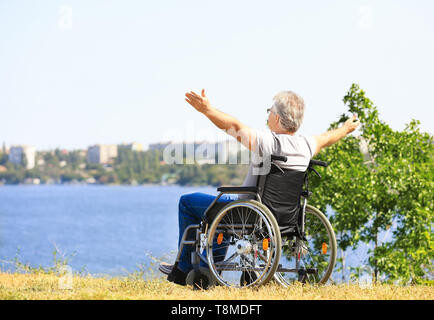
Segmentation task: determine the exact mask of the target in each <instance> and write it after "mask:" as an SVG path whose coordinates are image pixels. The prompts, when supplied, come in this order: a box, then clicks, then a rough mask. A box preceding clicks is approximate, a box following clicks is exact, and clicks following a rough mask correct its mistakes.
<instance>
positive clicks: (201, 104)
mask: <svg viewBox="0 0 434 320" xmlns="http://www.w3.org/2000/svg"><path fill="white" fill-rule="evenodd" d="M185 96H186V97H187V98H185V101H187V102H188V103H189V104H191V105H192V106H193V107H194V108H195V109H196V110H197V111H199V112H201V113H203V114H204V115H205V116H206V117H207V118H208V119H209V120H211V122H212V123H214V125H215V126H216V127H217V128H219V129H222V130H224V131H225V132H226V133H227V134H229V135H230V136H232V137H234V138H235V139H237V141H239V142H240V143H241V144H242V145H244V146H245V147H246V148H248V149H249V150H252V151H255V148H256V133H255V131H254V130H252V129H251V128H250V127H248V126H246V125H244V124H242V123H241V122H240V121H238V120H237V119H235V118H234V117H232V116H230V115H228V114H226V113H223V112H221V111H219V110H217V109H216V108H214V107H213V106H212V105H211V103H210V102H209V100H208V98H207V97H206V95H205V89H202V92H201V95H198V94H197V93H195V92H193V91H190V92H188V93H186V94H185Z"/></svg>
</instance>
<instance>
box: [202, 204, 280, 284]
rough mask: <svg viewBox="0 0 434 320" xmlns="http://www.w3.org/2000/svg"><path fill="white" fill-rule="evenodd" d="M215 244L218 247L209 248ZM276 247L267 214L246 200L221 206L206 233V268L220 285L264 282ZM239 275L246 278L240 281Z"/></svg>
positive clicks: (274, 255)
mask: <svg viewBox="0 0 434 320" xmlns="http://www.w3.org/2000/svg"><path fill="white" fill-rule="evenodd" d="M222 235H223V236H222ZM219 237H220V239H219ZM219 242H220V244H219ZM216 245H218V246H219V247H218V248H219V249H217V250H212V248H213V247H214V248H216ZM279 250H280V248H279ZM277 251H278V249H277V246H276V237H275V234H274V230H273V227H272V225H271V224H270V222H269V221H268V219H267V215H266V214H265V213H264V212H263V211H262V210H261V209H259V208H258V207H256V206H254V205H252V204H249V203H237V204H233V205H229V206H227V207H225V209H224V210H222V211H221V212H220V213H219V214H218V215H217V216H216V218H215V220H214V222H213V223H212V225H211V227H210V230H209V233H208V243H207V257H208V263H209V266H210V270H211V272H212V274H213V275H214V276H215V278H216V280H217V282H219V283H220V284H221V285H224V286H228V287H238V288H239V287H249V286H255V285H260V284H263V283H265V282H266V281H268V280H269V279H270V276H269V275H270V271H271V270H272V268H271V266H272V265H273V263H275V257H276V252H277ZM242 279H249V280H248V281H246V282H244V283H243V282H242Z"/></svg>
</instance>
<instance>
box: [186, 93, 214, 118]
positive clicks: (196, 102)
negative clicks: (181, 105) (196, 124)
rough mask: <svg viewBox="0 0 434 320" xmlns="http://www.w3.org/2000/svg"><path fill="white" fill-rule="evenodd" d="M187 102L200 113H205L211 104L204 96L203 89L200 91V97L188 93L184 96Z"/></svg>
mask: <svg viewBox="0 0 434 320" xmlns="http://www.w3.org/2000/svg"><path fill="white" fill-rule="evenodd" d="M185 96H186V97H187V98H185V101H187V102H188V103H189V104H191V105H192V106H193V107H194V108H195V109H196V110H197V111H199V112H201V113H205V112H207V111H208V110H209V109H210V108H211V103H210V102H209V100H208V98H207V97H206V95H205V89H202V92H201V95H198V94H197V93H196V92H193V91H190V92H187V93H186V94H185Z"/></svg>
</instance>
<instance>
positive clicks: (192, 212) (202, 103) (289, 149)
mask: <svg viewBox="0 0 434 320" xmlns="http://www.w3.org/2000/svg"><path fill="white" fill-rule="evenodd" d="M185 96H186V98H185V100H186V101H187V102H188V103H189V104H190V105H191V106H193V107H194V108H195V109H196V110H197V111H199V112H200V113H202V114H204V115H205V116H206V117H207V118H208V119H209V120H210V121H211V122H212V123H213V124H214V125H215V126H217V127H218V128H220V129H222V130H224V131H225V132H226V133H227V134H229V135H231V136H232V137H234V138H235V139H237V140H238V141H239V142H240V143H241V144H243V145H244V146H245V147H247V148H248V149H249V150H251V151H252V154H253V155H257V156H258V158H259V159H262V160H263V159H265V158H264V157H267V156H268V157H269V156H270V155H278V156H283V158H281V159H280V160H283V159H285V160H286V161H279V165H278V166H271V165H270V161H262V162H261V163H260V166H262V168H261V169H260V170H258V166H257V164H258V163H256V166H255V163H252V164H251V165H250V167H249V171H248V174H247V176H246V178H245V180H244V183H243V187H244V189H242V190H240V188H238V189H235V187H233V188H234V189H233V190H232V189H231V188H219V191H220V192H221V194H220V195H219V196H218V197H217V198H216V197H215V196H212V195H208V194H203V193H192V194H186V195H183V196H182V197H181V198H180V200H179V215H178V218H179V241H178V246H179V247H182V249H181V251H180V252H178V257H177V262H175V264H174V265H169V264H166V263H162V264H160V267H159V269H160V271H161V272H163V273H165V274H167V275H168V278H167V279H168V281H171V282H174V283H177V284H180V285H185V284H186V278H187V275H188V274H189V272H190V271H191V270H192V269H193V268H198V266H197V265H196V266H194V265H193V264H192V261H191V260H192V259H191V256H192V252H194V250H195V247H194V245H183V244H188V241H186V240H187V239H186V238H183V236H185V235H187V234H190V233H194V229H192V230H189V228H190V227H191V226H197V225H199V224H201V222H202V221H203V219H204V215H205V214H206V212H207V209H209V207H212V208H217V209H221V208H222V207H223V206H225V205H226V204H228V203H231V202H233V201H235V200H238V199H252V198H255V191H253V189H252V190H250V189H249V188H246V187H257V186H258V179H260V178H259V177H261V176H265V175H266V174H268V173H269V172H270V170H276V169H275V168H276V167H277V168H278V169H279V170H281V171H282V172H283V171H284V170H285V171H286V170H288V171H289V172H295V173H297V172H299V173H304V172H305V171H306V170H307V169H308V166H309V163H310V160H311V158H312V157H313V156H315V155H316V154H317V153H319V152H320V150H321V149H322V148H324V147H327V146H330V145H332V144H333V143H336V142H337V141H339V140H340V139H342V138H343V137H345V136H346V135H347V134H349V133H351V132H352V131H354V130H355V129H356V128H357V126H358V125H359V121H358V120H357V117H356V116H355V115H353V117H352V118H350V119H349V120H348V121H346V122H345V123H344V125H343V126H341V127H340V128H338V129H335V130H331V131H328V132H326V133H323V134H321V135H316V136H301V135H295V133H296V132H297V130H298V129H299V128H300V126H301V123H302V121H303V115H304V108H305V105H304V101H303V99H302V98H301V97H300V96H299V95H297V94H296V93H294V92H292V91H283V92H280V93H278V94H277V95H276V96H275V97H274V98H273V100H274V103H273V105H272V107H271V108H269V109H267V112H268V120H267V125H268V127H269V129H270V130H266V131H260V130H254V129H252V128H250V127H248V126H246V125H244V124H243V123H241V122H240V121H239V120H237V119H236V118H234V117H232V116H230V115H228V114H225V113H223V112H221V111H219V110H217V109H216V108H214V107H213V106H212V105H211V103H210V101H209V100H208V98H207V96H206V95H205V90H202V92H201V94H197V93H195V92H193V91H191V92H188V93H186V95H185ZM277 158H278V157H277ZM268 160H269V159H268ZM264 163H267V164H268V165H267V166H263V164H264ZM291 174H292V173H291ZM302 176H303V175H298V177H302ZM294 178H295V176H294ZM296 179H297V178H296ZM298 180H300V179H298ZM300 183H301V184H302V183H303V181H299V183H298V184H300ZM279 184H280V181H279V180H276V181H274V182H273V185H274V190H272V192H279V188H283V187H284V184H280V185H279ZM297 188H298V189H300V190H301V188H299V187H297ZM272 189H273V188H272ZM298 189H297V190H298ZM297 190H296V193H297V192H298V191H297ZM222 191H223V192H222ZM237 191H240V192H237ZM241 191H242V192H241ZM244 191H245V192H244ZM250 191H252V192H250ZM222 193H224V194H222ZM269 194H270V192H269ZM257 196H258V197H259V195H257ZM297 197H298V198H297ZM269 198H270V197H269ZM271 198H272V197H271ZM294 199H295V201H297V200H298V201H299V194H298V195H297V196H296V197H295V198H294ZM293 202H294V201H293ZM211 204H212V206H210V205H211ZM264 204H265V205H267V206H268V208H270V210H271V211H272V213H273V214H274V215H275V218H276V219H277V220H276V221H277V222H278V224H279V225H280V226H281V225H282V223H281V221H280V220H282V218H281V217H279V214H278V211H279V208H273V203H272V201H268V203H267V202H264ZM294 208H298V205H297V206H294ZM207 214H208V215H209V214H210V213H209V212H208V213H207ZM280 229H282V228H280ZM186 230H187V231H188V232H185V231H186ZM190 231H191V232H190ZM234 233H236V232H235V231H234ZM268 233H269V232H268ZM190 236H191V235H190ZM222 237H223V235H222V236H221V237H220V240H219V241H220V243H219V244H221V242H222V241H225V240H222ZM226 237H227V236H226V233H225V239H226ZM267 237H268V238H267ZM279 237H280V236H279ZM217 238H218V237H217ZM269 238H270V235H267V236H265V238H264V239H263V240H262V246H265V244H266V243H268V242H266V241H268V240H267V239H269ZM217 241H218V240H217ZM181 244H182V245H181ZM191 244H193V242H191ZM248 245H249V246H250V247H251V245H250V244H249V242H248V241H244V240H238V242H237V246H238V248H239V249H237V250H239V252H242V250H244V251H246V250H247V249H248V250H250V251H252V252H253V249H252V248H250V247H248ZM267 246H268V245H267ZM264 248H265V247H264ZM212 250H213V251H212V252H213V254H214V253H215V252H216V251H218V250H219V249H218V246H217V245H215V246H214V248H213V249H212ZM255 250H256V249H255ZM261 250H262V251H263V252H264V250H265V249H261ZM220 251H221V249H220ZM255 252H256V253H255V255H258V254H260V253H258V252H259V251H258V250H256V251H255ZM236 254H237V253H236V252H235V253H234V256H235V255H236ZM239 254H240V253H239ZM225 255H226V251H225V250H223V251H222V252H221V256H223V257H224V256H225ZM241 255H242V254H241ZM216 257H217V255H216ZM200 265H201V266H202V268H203V267H205V268H207V265H206V263H204V262H203V261H201V263H200ZM227 268H228V267H227Z"/></svg>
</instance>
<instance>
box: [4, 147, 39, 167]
mask: <svg viewBox="0 0 434 320" xmlns="http://www.w3.org/2000/svg"><path fill="white" fill-rule="evenodd" d="M35 157H36V149H35V147H32V146H25V145H21V146H11V147H10V149H9V157H8V159H9V161H10V162H12V163H15V164H23V161H24V159H26V169H33V168H34V167H35Z"/></svg>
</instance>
